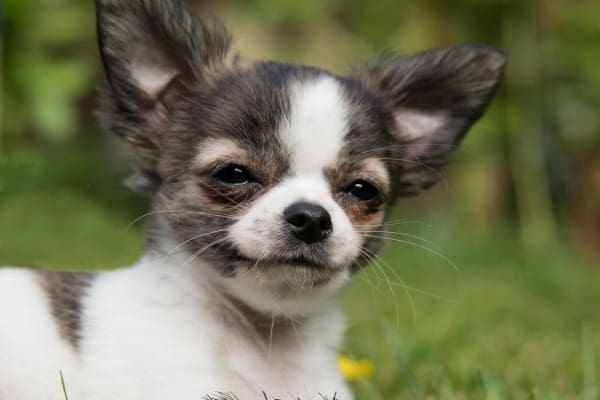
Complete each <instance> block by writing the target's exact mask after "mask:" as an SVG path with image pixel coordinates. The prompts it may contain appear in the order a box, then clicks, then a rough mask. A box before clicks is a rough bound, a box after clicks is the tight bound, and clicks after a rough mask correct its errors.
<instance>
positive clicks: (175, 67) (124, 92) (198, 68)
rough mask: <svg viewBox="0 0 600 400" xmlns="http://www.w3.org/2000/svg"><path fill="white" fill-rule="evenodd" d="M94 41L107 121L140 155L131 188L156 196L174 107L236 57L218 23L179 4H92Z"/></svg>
mask: <svg viewBox="0 0 600 400" xmlns="http://www.w3.org/2000/svg"><path fill="white" fill-rule="evenodd" d="M96 11H97V28H98V43H99V48H100V53H101V55H102V61H103V63H104V69H105V72H106V77H107V81H108V90H107V91H106V92H107V94H108V96H107V98H106V102H105V104H104V109H103V110H102V111H103V112H104V113H103V114H104V118H103V119H104V121H103V122H104V123H105V125H107V128H108V129H109V130H111V131H112V132H114V133H116V134H117V135H119V136H121V137H123V138H124V139H125V141H126V142H127V143H128V144H129V145H130V147H131V148H132V150H133V152H134V153H135V155H136V156H137V161H138V166H137V169H138V173H137V175H136V176H135V177H134V178H133V179H130V180H128V185H129V186H130V187H132V188H134V189H135V190H137V191H140V192H150V193H152V192H154V191H155V190H156V189H157V188H158V185H160V182H161V180H162V179H163V176H162V171H160V168H159V160H160V159H161V157H162V156H163V154H161V153H162V152H163V151H164V148H165V143H168V142H169V140H172V138H170V137H169V136H170V135H172V126H173V125H174V124H173V122H174V119H175V115H176V111H177V109H178V108H181V107H183V106H184V105H185V104H186V101H190V97H191V96H190V94H192V93H193V90H194V88H197V87H201V86H207V85H209V84H210V82H211V79H213V78H214V76H215V75H216V74H217V73H222V72H223V71H224V70H226V69H227V67H230V66H232V65H233V64H234V60H235V59H236V57H237V53H236V52H235V51H234V50H233V46H232V43H231V38H230V36H229V34H228V32H227V31H226V29H225V28H224V27H223V26H222V25H221V24H220V23H219V22H218V21H212V22H207V21H205V20H204V19H202V18H200V17H199V16H198V15H196V13H195V12H194V10H192V9H191V8H190V6H188V5H187V3H186V2H185V1H184V0H96Z"/></svg>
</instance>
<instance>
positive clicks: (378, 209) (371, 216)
mask: <svg viewBox="0 0 600 400" xmlns="http://www.w3.org/2000/svg"><path fill="white" fill-rule="evenodd" d="M336 200H337V202H338V204H339V205H340V206H341V207H342V209H343V210H344V212H345V213H346V215H347V216H348V219H349V220H350V222H351V223H352V225H353V226H354V229H355V230H356V231H367V230H371V229H374V228H376V227H378V226H381V224H382V223H383V220H384V217H385V209H384V206H383V205H371V204H362V203H359V202H356V201H354V200H352V199H349V198H348V197H347V196H346V195H341V196H339V197H338V198H337V199H336Z"/></svg>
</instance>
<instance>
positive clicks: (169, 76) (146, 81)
mask: <svg viewBox="0 0 600 400" xmlns="http://www.w3.org/2000/svg"><path fill="white" fill-rule="evenodd" d="M131 68H132V74H133V78H134V79H135V82H136V84H137V86H138V87H139V88H140V90H141V91H142V92H144V94H146V96H148V98H150V99H152V100H158V98H159V97H160V96H161V94H162V93H163V92H164V91H165V89H166V88H167V87H168V86H169V84H170V83H171V81H172V80H173V79H174V78H175V77H176V76H177V74H178V71H177V69H176V68H175V67H173V66H170V65H158V64H150V65H148V64H140V65H132V67H131Z"/></svg>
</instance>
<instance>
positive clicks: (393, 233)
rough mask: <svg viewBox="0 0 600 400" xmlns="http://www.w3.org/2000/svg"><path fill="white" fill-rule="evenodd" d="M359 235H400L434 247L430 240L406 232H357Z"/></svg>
mask: <svg viewBox="0 0 600 400" xmlns="http://www.w3.org/2000/svg"><path fill="white" fill-rule="evenodd" d="M356 232H358V233H381V234H389V235H398V236H404V237H408V238H411V239H415V240H420V241H422V242H424V243H427V244H430V245H432V246H433V245H434V244H433V243H432V242H431V241H430V240H427V239H425V238H422V237H420V236H418V235H413V234H411V233H405V232H393V231H385V230H377V231H356Z"/></svg>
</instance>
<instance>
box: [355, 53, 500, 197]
mask: <svg viewBox="0 0 600 400" xmlns="http://www.w3.org/2000/svg"><path fill="white" fill-rule="evenodd" d="M505 62H506V57H505V56H504V55H503V54H501V53H499V52H498V51H496V50H494V49H492V48H490V47H487V46H481V45H463V46H454V47H448V48H442V49H436V50H431V51H426V52H423V53H419V54H416V55H414V56H411V57H397V58H388V59H384V60H382V61H380V62H378V63H376V64H375V65H373V66H370V67H366V68H363V69H361V70H359V71H357V73H356V75H355V76H356V77H357V78H358V79H359V80H361V81H362V82H363V83H364V84H365V85H366V86H367V87H368V88H369V89H370V90H372V91H374V92H375V94H376V95H377V96H378V97H379V98H380V99H381V100H382V101H383V103H384V105H385V106H386V107H387V110H388V114H389V121H388V124H389V127H388V129H389V131H390V133H391V135H392V137H393V140H392V142H393V147H392V148H391V154H392V157H391V158H393V159H394V160H395V165H396V166H398V177H397V180H396V182H394V183H395V186H396V188H397V193H398V194H399V195H414V194H418V193H420V192H421V191H423V190H424V189H427V188H428V187H430V186H431V185H433V184H434V183H435V182H436V181H437V178H438V176H439V173H438V172H437V171H436V170H435V168H436V167H438V166H440V165H442V164H444V163H445V162H446V160H447V157H448V155H449V154H450V153H451V152H452V150H454V149H455V148H456V147H457V146H458V144H459V143H460V141H461V139H462V138H463V136H464V135H465V133H466V132H467V130H468V129H469V127H470V126H471V125H472V124H473V123H474V122H475V121H476V120H477V119H479V117H481V115H482V114H483V112H484V111H485V109H486V107H487V105H488V103H489V102H490V100H491V98H492V96H493V94H494V90H495V88H496V86H497V85H498V81H499V79H500V76H501V75H502V70H503V68H504V64H505Z"/></svg>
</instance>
